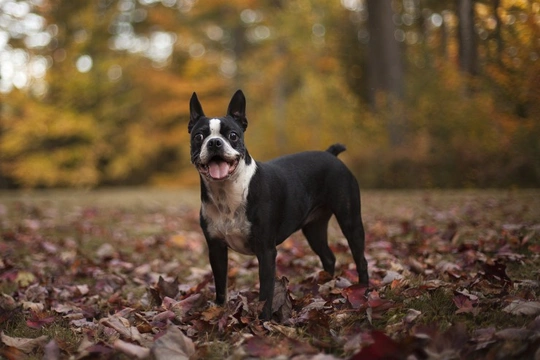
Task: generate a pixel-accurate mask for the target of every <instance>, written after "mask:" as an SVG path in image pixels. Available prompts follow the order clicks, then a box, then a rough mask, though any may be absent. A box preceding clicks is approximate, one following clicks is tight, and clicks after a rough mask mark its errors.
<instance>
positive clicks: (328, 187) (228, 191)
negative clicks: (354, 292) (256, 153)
mask: <svg viewBox="0 0 540 360" xmlns="http://www.w3.org/2000/svg"><path fill="white" fill-rule="evenodd" d="M189 105H190V119H189V123H188V132H189V134H190V139H191V145H190V146H191V162H192V164H194V165H195V167H196V168H197V170H198V172H199V176H200V185H201V209H200V225H201V228H202V231H203V233H204V236H205V238H206V241H207V244H208V253H209V258H210V265H211V268H212V272H213V275H214V283H215V291H216V298H215V299H216V303H217V304H218V305H222V304H224V303H225V301H226V298H227V267H228V249H232V250H234V251H237V252H239V253H241V254H247V255H255V256H256V257H257V260H258V263H259V283H260V292H259V300H260V301H261V302H264V305H263V308H262V312H261V314H260V316H259V318H260V319H261V320H270V319H271V317H272V299H273V296H274V281H275V276H276V254H277V250H276V246H277V245H279V244H281V243H282V242H283V241H284V240H285V239H287V238H288V237H289V236H290V235H291V234H292V233H294V232H295V231H297V230H300V229H301V230H302V232H303V234H304V236H305V237H306V238H307V241H308V242H309V245H310V246H311V248H312V249H313V251H314V252H315V253H316V254H317V255H318V256H319V257H320V259H321V262H322V266H323V268H324V270H325V271H326V272H328V273H330V274H331V275H333V274H334V268H335V262H336V259H335V256H334V254H333V253H332V250H331V249H330V247H329V246H328V234H327V233H328V221H329V220H330V217H331V216H332V215H335V217H336V219H337V221H338V224H339V226H340V228H341V230H342V232H343V234H344V236H345V237H346V238H347V241H348V244H349V247H350V249H351V252H352V256H353V259H354V261H355V263H356V269H357V271H358V276H359V283H360V284H363V285H366V286H368V283H369V277H368V271H367V261H366V258H365V256H364V243H365V240H364V227H363V224H362V218H361V213H360V190H359V187H358V182H357V180H356V178H355V177H354V175H353V174H352V173H351V172H350V170H349V169H348V168H347V167H346V166H345V164H343V162H341V160H339V159H338V158H337V155H338V154H340V153H341V152H343V151H344V150H345V147H344V146H343V145H341V144H335V145H332V146H330V147H329V148H328V150H326V151H307V152H301V153H297V154H292V155H286V156H283V157H279V158H277V159H274V160H271V161H268V162H258V161H255V160H254V159H253V158H252V157H251V156H250V154H249V152H248V150H247V148H246V145H245V143H244V133H245V132H246V129H247V126H248V121H247V118H246V99H245V96H244V94H243V92H242V91H241V90H238V91H237V92H236V93H235V94H234V95H233V97H232V99H231V101H230V103H229V106H228V109H227V115H225V116H224V117H207V116H205V114H204V112H203V109H202V106H201V104H200V102H199V99H198V98H197V94H196V93H193V95H192V97H191V100H190V104H189Z"/></svg>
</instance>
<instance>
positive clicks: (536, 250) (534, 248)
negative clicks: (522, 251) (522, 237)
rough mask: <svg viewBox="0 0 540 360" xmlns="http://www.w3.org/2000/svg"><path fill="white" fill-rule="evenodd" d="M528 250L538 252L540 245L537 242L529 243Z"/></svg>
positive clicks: (539, 251) (539, 252)
mask: <svg viewBox="0 0 540 360" xmlns="http://www.w3.org/2000/svg"><path fill="white" fill-rule="evenodd" d="M529 251H530V252H533V253H535V254H540V245H539V244H534V245H529Z"/></svg>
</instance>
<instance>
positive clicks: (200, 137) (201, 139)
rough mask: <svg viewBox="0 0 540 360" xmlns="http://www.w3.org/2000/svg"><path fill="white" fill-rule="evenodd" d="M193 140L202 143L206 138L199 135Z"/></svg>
mask: <svg viewBox="0 0 540 360" xmlns="http://www.w3.org/2000/svg"><path fill="white" fill-rule="evenodd" d="M193 139H194V140H195V141H197V142H201V141H203V139H204V136H203V134H197V135H195V137H194V138H193Z"/></svg>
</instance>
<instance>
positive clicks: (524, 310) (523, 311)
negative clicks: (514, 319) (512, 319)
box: [503, 300, 540, 316]
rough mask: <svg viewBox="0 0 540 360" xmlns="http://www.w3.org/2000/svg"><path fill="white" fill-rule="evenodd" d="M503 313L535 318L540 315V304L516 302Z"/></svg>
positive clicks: (535, 302)
mask: <svg viewBox="0 0 540 360" xmlns="http://www.w3.org/2000/svg"><path fill="white" fill-rule="evenodd" d="M503 311H504V312H507V313H510V314H514V315H528V316H535V315H537V314H540V302H538V301H524V300H514V301H512V302H511V303H510V304H509V305H508V306H506V307H505V308H504V309H503Z"/></svg>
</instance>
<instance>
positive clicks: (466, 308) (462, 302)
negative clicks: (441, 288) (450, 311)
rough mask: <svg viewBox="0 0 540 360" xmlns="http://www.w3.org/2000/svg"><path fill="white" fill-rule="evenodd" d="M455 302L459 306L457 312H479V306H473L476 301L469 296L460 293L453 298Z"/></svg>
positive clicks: (474, 313)
mask: <svg viewBox="0 0 540 360" xmlns="http://www.w3.org/2000/svg"><path fill="white" fill-rule="evenodd" d="M452 300H453V302H454V304H455V305H456V306H457V308H458V309H457V310H456V314H462V313H472V314H473V315H476V314H477V313H478V308H475V307H473V305H474V304H475V303H476V302H473V301H472V300H471V299H469V298H468V297H467V296H465V295H462V294H458V295H457V296H454V298H453V299H452Z"/></svg>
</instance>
